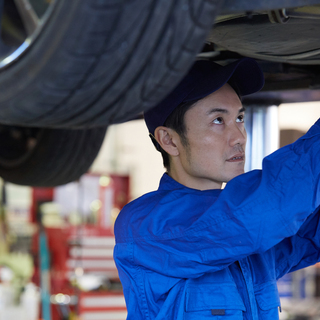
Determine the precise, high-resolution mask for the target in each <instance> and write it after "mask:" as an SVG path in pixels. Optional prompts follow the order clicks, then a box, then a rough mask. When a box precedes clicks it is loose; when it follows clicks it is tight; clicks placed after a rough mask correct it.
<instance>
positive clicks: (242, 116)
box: [237, 114, 244, 122]
mask: <svg viewBox="0 0 320 320" xmlns="http://www.w3.org/2000/svg"><path fill="white" fill-rule="evenodd" d="M237 122H244V115H243V114H241V115H240V116H239V117H238V118H237Z"/></svg>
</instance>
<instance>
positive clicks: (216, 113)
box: [170, 84, 247, 190]
mask: <svg viewBox="0 0 320 320" xmlns="http://www.w3.org/2000/svg"><path fill="white" fill-rule="evenodd" d="M184 120H185V127H186V138H187V145H185V144H182V143H178V148H179V157H178V158H179V160H178V162H177V163H178V167H179V169H178V170H176V169H177V167H176V166H175V167H174V168H173V170H172V177H173V178H174V179H176V180H177V181H178V182H180V183H182V184H184V185H186V186H188V187H191V188H195V189H200V190H205V189H216V188H221V185H222V183H223V182H228V181H229V180H231V179H232V178H234V177H236V176H238V175H239V174H242V173H244V163H245V145H246V139H247V135H246V131H245V127H244V108H243V106H242V104H241V101H240V99H239V97H238V95H237V94H236V93H235V91H234V90H233V89H232V88H231V87H230V85H229V84H226V85H224V86H223V87H222V88H221V89H219V90H218V91H216V92H214V93H212V94H210V95H209V96H207V97H205V98H203V99H201V100H199V101H198V102H197V103H196V104H195V105H194V106H193V107H192V108H191V109H189V110H188V111H187V112H186V114H185V119H184ZM180 142H181V140H180ZM170 173H171V172H170Z"/></svg>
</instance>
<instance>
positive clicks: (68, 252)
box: [0, 102, 320, 320]
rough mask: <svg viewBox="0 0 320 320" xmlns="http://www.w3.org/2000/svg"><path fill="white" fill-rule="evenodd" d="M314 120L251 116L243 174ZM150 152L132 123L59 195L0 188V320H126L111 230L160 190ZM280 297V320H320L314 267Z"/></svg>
mask: <svg viewBox="0 0 320 320" xmlns="http://www.w3.org/2000/svg"><path fill="white" fill-rule="evenodd" d="M319 117H320V102H308V103H295V104H282V105H280V106H268V107H267V106H263V107H261V106H260V107H259V106H253V107H252V106H251V107H248V108H247V110H246V126H247V132H248V144H247V168H246V170H251V169H259V168H261V161H262V158H263V157H264V156H266V155H267V154H269V153H271V152H272V151H274V150H276V149H277V148H278V147H280V146H284V145H287V144H289V143H291V142H293V141H295V140H296V139H298V138H299V137H300V136H301V135H303V134H304V133H305V132H306V131H307V130H308V128H309V127H310V126H311V125H312V124H313V123H314V122H315V121H316V119H318V118H319ZM132 132H134V135H133V134H132ZM153 148H154V147H153V145H152V144H151V143H150V141H149V137H148V134H147V129H146V127H145V124H144V121H143V120H142V119H139V120H134V121H130V122H127V123H124V124H119V125H114V126H111V127H109V129H108V132H107V135H106V138H105V140H104V143H103V146H102V148H101V151H100V153H99V155H98V157H97V159H96V160H95V162H94V163H93V165H92V167H91V169H90V171H89V172H88V173H86V174H85V175H84V176H82V177H81V179H80V180H79V181H75V182H72V183H69V184H67V185H62V186H59V187H56V188H31V187H24V186H18V185H14V184H11V183H4V182H3V181H1V190H2V196H1V201H2V202H1V203H2V206H1V229H0V232H1V233H0V250H1V254H0V319H1V320H8V319H19V320H39V319H43V320H51V319H52V320H71V319H82V320H105V319H114V320H124V319H125V318H126V308H125V301H124V297H123V295H122V292H121V284H120V282H119V279H118V275H117V270H116V268H115V265H114V262H113V259H112V250H113V246H114V236H113V223H114V221H115V219H116V217H117V214H118V213H119V210H120V209H121V208H122V207H123V206H124V205H125V204H126V203H127V202H128V201H130V200H132V199H134V198H136V197H138V196H140V195H142V194H144V193H146V192H149V191H152V190H154V189H156V188H157V186H158V182H159V179H160V177H161V175H162V174H163V172H164V169H163V166H162V159H161V156H160V154H158V153H157V152H155V151H154V149H153ZM278 288H279V292H280V295H281V304H282V310H281V313H280V319H319V318H320V303H319V301H320V265H315V266H313V267H309V268H307V269H304V270H301V271H298V272H294V273H292V274H288V275H287V276H285V277H284V278H282V279H280V280H279V281H278ZM315 302H317V303H315Z"/></svg>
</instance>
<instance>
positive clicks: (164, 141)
mask: <svg viewBox="0 0 320 320" xmlns="http://www.w3.org/2000/svg"><path fill="white" fill-rule="evenodd" d="M177 135H178V134H177V133H176V132H175V131H174V130H173V129H170V128H167V127H163V126H160V127H157V128H156V130H155V131H154V136H155V138H156V140H157V141H158V143H159V144H160V146H161V148H162V149H163V150H164V151H166V152H167V153H168V154H170V155H171V156H177V155H179V150H178V148H177V145H176V143H175V139H176V136H177Z"/></svg>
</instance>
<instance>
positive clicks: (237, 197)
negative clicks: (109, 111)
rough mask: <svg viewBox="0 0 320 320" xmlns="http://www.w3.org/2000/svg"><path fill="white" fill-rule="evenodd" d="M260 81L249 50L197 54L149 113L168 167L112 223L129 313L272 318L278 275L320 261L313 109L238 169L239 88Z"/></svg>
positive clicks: (319, 135) (319, 154)
mask: <svg viewBox="0 0 320 320" xmlns="http://www.w3.org/2000/svg"><path fill="white" fill-rule="evenodd" d="M263 83H264V79H263V74H262V72H261V70H260V69H259V67H258V65H257V64H256V62H255V61H254V60H251V59H247V58H246V59H242V60H239V61H236V62H234V63H232V64H229V65H227V66H224V67H222V66H219V65H217V64H215V63H213V62H210V61H198V62H196V63H195V65H194V66H193V68H192V69H191V71H190V72H189V74H188V75H187V76H186V77H185V78H184V80H182V82H181V83H180V84H179V85H178V87H177V88H176V89H175V90H174V91H173V92H172V93H171V94H170V95H169V96H168V97H167V98H166V99H165V100H163V101H162V102H161V103H160V104H159V105H158V106H157V107H155V108H154V109H152V110H151V111H148V112H147V113H146V114H145V120H146V123H147V126H148V129H149V132H150V134H151V136H152V137H153V141H154V143H155V145H156V146H157V148H158V150H160V151H161V152H162V154H163V157H164V162H165V166H166V168H167V172H166V173H165V174H164V175H163V177H162V179H161V181H160V186H159V189H158V190H157V191H155V192H151V193H148V194H146V195H144V196H142V197H140V198H138V199H136V200H134V201H133V202H131V203H129V204H128V205H127V206H126V207H125V208H124V209H123V211H122V212H121V213H120V215H119V217H118V219H117V221H116V224H115V235H116V247H115V251H114V258H115V261H116V265H117V267H118V270H119V276H120V280H121V282H122V284H123V290H124V296H125V299H126V304H127V309H128V318H127V319H130V320H131V319H132V320H139V319H148V320H151V319H152V320H154V319H157V320H160V319H169V320H180V319H181V320H182V319H183V320H190V319H192V320H195V319H196V320H202V319H220V320H223V319H226V320H227V319H228V320H231V319H268V320H269V319H270V320H271V319H272V320H274V319H278V317H279V311H278V310H279V309H280V300H279V294H278V290H277V284H276V280H277V279H278V278H280V277H282V276H283V275H284V274H286V273H288V272H291V271H294V270H298V269H300V268H304V267H306V266H309V265H312V264H314V263H316V262H317V261H319V259H320V250H319V249H320V241H319V240H320V230H319V229H320V223H319V212H318V209H317V208H318V206H319V204H320V203H319V202H320V186H319V176H320V120H318V121H317V122H316V123H315V125H314V126H313V127H311V129H310V130H309V131H308V132H307V134H306V135H305V136H303V137H302V138H300V139H299V140H297V141H296V142H295V143H293V144H292V145H289V146H286V147H284V148H282V149H280V150H278V151H276V152H275V153H273V154H272V155H270V156H268V157H266V158H265V159H264V161H263V169H262V170H254V171H251V172H249V173H244V162H245V145H246V131H245V128H244V118H245V110H244V108H243V106H242V104H241V99H240V98H239V97H242V96H244V95H248V94H251V93H253V92H256V91H258V90H260V89H261V87H262V86H263ZM301 117H303V114H302V115H301ZM223 182H227V185H226V187H225V188H224V189H223V190H221V185H222V183H223Z"/></svg>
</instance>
